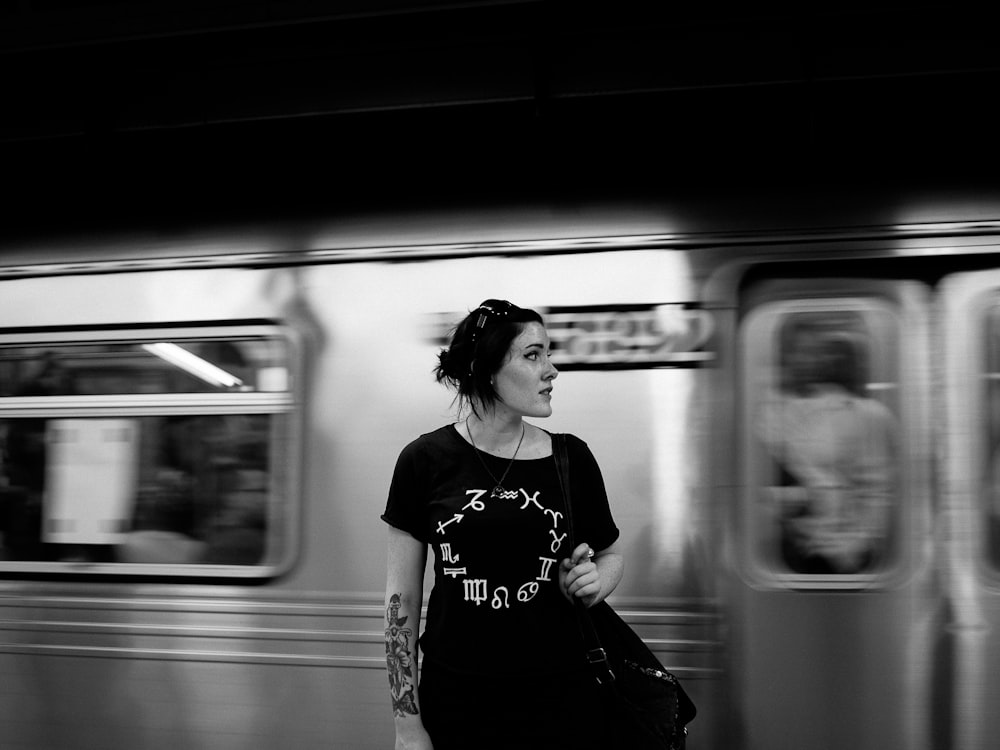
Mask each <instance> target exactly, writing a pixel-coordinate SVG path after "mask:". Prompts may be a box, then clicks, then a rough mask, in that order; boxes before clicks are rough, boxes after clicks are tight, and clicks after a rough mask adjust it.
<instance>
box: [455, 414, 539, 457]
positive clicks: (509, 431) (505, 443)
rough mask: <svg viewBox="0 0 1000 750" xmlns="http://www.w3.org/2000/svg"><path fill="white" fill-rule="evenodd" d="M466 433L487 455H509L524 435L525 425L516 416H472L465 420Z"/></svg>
mask: <svg viewBox="0 0 1000 750" xmlns="http://www.w3.org/2000/svg"><path fill="white" fill-rule="evenodd" d="M465 429H466V433H467V434H468V435H469V436H470V439H471V441H472V442H473V443H474V444H475V445H476V446H477V447H478V448H479V449H480V450H484V451H486V452H487V453H495V454H498V455H508V454H510V453H512V452H513V451H514V446H515V445H517V444H518V443H519V442H520V440H521V438H522V436H523V435H524V430H525V423H524V420H522V419H521V417H520V415H514V414H507V415H503V414H498V413H496V412H493V413H492V414H484V415H481V416H477V415H475V414H470V415H469V417H468V418H467V419H466V420H465Z"/></svg>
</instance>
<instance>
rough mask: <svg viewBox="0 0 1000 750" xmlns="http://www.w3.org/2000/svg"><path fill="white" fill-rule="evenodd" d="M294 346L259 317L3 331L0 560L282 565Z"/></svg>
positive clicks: (182, 572)
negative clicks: (214, 323) (153, 326)
mask: <svg viewBox="0 0 1000 750" xmlns="http://www.w3.org/2000/svg"><path fill="white" fill-rule="evenodd" d="M293 352H294V347H293V346H292V342H291V341H290V340H289V339H288V338H287V337H286V336H285V335H284V333H283V332H282V331H281V330H279V329H277V328H276V327H274V326H264V325H234V326H218V327H213V328H211V329H207V328H197V329H183V328H182V329H162V330H144V331H135V330H131V331H117V332H116V331H83V332H80V331H76V332H73V333H61V334H60V333H53V332H51V331H45V332H40V333H35V334H32V333H30V332H29V333H26V332H18V333H15V334H8V335H2V334H0V573H4V572H6V573H15V574H16V573H56V574H59V573H75V572H79V571H80V570H85V571H86V572H87V573H91V574H93V573H101V572H107V573H113V574H115V575H122V574H129V573H133V574H148V575H164V574H169V575H177V576H211V577H222V578H228V577H253V576H266V575H271V574H274V573H275V572H277V571H278V570H279V569H280V568H281V567H283V566H284V565H285V561H286V560H287V559H288V556H289V554H290V553H291V551H292V548H293V546H294V543H293V540H292V539H290V537H289V534H290V533H291V531H292V529H294V528H295V524H294V523H292V520H291V518H290V515H291V514H292V513H293V511H294V503H293V502H292V499H293V497H294V495H295V492H294V487H293V484H294V482H295V477H294V472H293V470H292V467H293V466H294V461H293V460H292V456H293V454H294V451H295V445H294V436H295V434H296V432H295V429H294V422H295V409H294V399H293V395H292V386H293V378H292V374H293V373H294V370H295V367H294V358H293Z"/></svg>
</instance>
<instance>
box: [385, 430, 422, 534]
mask: <svg viewBox="0 0 1000 750" xmlns="http://www.w3.org/2000/svg"><path fill="white" fill-rule="evenodd" d="M418 452H419V451H418V447H417V445H416V444H415V443H411V444H410V445H408V446H406V447H405V448H404V449H403V450H402V452H401V453H400V454H399V458H397V459H396V468H395V470H394V471H393V473H392V482H391V483H390V485H389V497H388V500H387V501H386V505H385V512H384V513H383V514H382V520H383V521H385V522H386V523H387V524H389V525H390V526H392V527H394V528H397V529H399V530H401V531H405V532H406V533H408V534H410V536H412V537H414V538H415V539H417V540H419V541H421V542H424V543H426V542H427V533H426V529H427V523H426V515H427V498H426V483H425V482H424V481H423V479H422V477H421V472H420V471H419V464H420V462H419V459H418Z"/></svg>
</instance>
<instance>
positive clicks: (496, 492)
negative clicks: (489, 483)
mask: <svg viewBox="0 0 1000 750" xmlns="http://www.w3.org/2000/svg"><path fill="white" fill-rule="evenodd" d="M465 431H466V432H468V433H469V442H470V443H472V447H473V448H475V453H476V457H477V458H478V459H479V463H481V464H482V465H483V468H484V469H486V473H487V474H489V475H490V479H492V480H493V481H494V482H495V483H496V484H495V485H494V486H493V491H492V492H490V497H499V498H510V497H516V496H517V493H516V492H515V493H513V494H512V493H510V492H508V491H507V490H505V489H504V488H503V480H505V479H506V478H507V474H508V473H509V472H510V468H511V467H512V466H513V465H514V459H516V458H517V452H518V451H519V450H521V443H522V442H523V441H524V422H522V423H521V438H520V440H518V441H517V447H516V448H515V449H514V455H513V456H511V457H510V463H508V464H507V468H506V469H504V472H503V476H501V477H500V479H497V478H496V477H495V476H493V472H492V471H490V467H489V466H487V465H486V461H484V460H483V457H482V456H480V455H479V446H477V445H476V441H475V440H473V438H472V430H471V429H470V428H469V420H468V419H466V420H465Z"/></svg>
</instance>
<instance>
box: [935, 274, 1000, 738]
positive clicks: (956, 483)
mask: <svg viewBox="0 0 1000 750" xmlns="http://www.w3.org/2000/svg"><path fill="white" fill-rule="evenodd" d="M940 308H941V332H942V336H941V339H942V347H941V348H942V362H943V363H944V364H943V370H944V386H945V387H944V389H943V391H944V393H945V394H946V407H947V414H948V417H949V419H948V422H947V442H946V450H945V460H944V462H943V463H944V467H945V471H944V474H945V476H944V489H945V491H944V498H945V509H946V513H947V517H948V520H949V523H948V526H947V528H948V534H947V536H946V537H945V539H944V544H945V549H946V552H947V560H946V562H947V568H946V571H947V576H948V584H949V589H950V602H951V612H950V615H951V617H950V621H949V623H948V632H949V634H950V638H951V648H952V655H953V656H952V662H951V670H950V674H949V675H948V679H949V682H950V683H951V686H952V695H953V707H954V714H953V722H952V726H951V727H950V730H951V731H950V735H951V738H952V745H951V746H952V747H955V748H968V749H969V750H985V749H986V748H993V747H996V743H997V737H998V736H1000V713H998V712H997V711H996V705H997V699H998V698H1000V638H998V637H997V634H998V632H1000V270H996V269H993V270H986V271H975V272H970V273H962V274H955V275H953V276H950V277H948V278H946V279H945V280H944V281H943V282H942V284H941V286H940Z"/></svg>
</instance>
